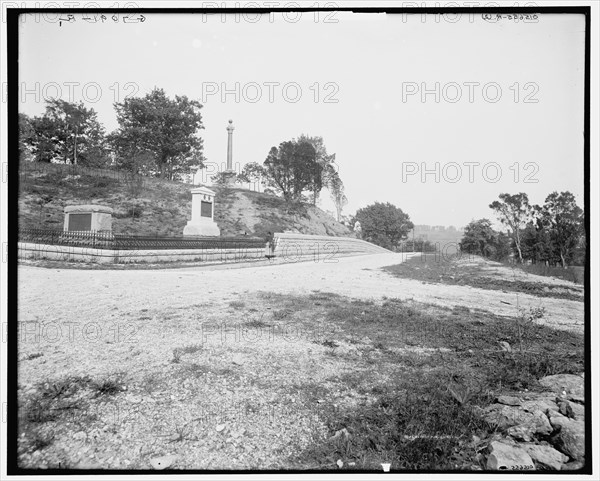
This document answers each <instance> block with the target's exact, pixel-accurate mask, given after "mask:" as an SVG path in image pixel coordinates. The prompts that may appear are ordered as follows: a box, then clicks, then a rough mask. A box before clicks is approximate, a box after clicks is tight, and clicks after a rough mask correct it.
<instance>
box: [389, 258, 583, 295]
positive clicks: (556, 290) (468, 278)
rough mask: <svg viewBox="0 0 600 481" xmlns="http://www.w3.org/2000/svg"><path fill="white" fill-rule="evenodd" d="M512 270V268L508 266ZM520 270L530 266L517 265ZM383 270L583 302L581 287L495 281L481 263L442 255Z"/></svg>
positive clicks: (407, 276) (427, 279)
mask: <svg viewBox="0 0 600 481" xmlns="http://www.w3.org/2000/svg"><path fill="white" fill-rule="evenodd" d="M511 267H513V268H514V267H515V266H511ZM519 267H523V270H526V268H529V267H531V266H519ZM382 269H383V270H384V271H386V272H388V273H390V274H392V275H394V276H396V277H401V278H405V279H415V280H419V281H421V282H428V283H433V284H449V285H459V286H471V287H476V288H479V289H486V290H499V291H503V292H508V291H510V292H520V293H523V294H530V295H533V296H537V297H552V298H558V299H568V300H573V301H583V293H582V291H581V287H576V286H575V285H573V287H570V286H558V285H554V284H547V283H543V282H536V281H523V280H520V279H514V280H513V279H511V280H510V281H509V280H506V279H501V278H495V277H492V276H491V275H490V273H489V272H486V268H485V265H484V264H482V263H467V262H463V261H462V260H461V258H460V257H457V256H455V255H454V256H442V255H440V254H439V253H435V254H421V255H417V256H414V257H411V258H409V259H407V260H406V261H405V262H403V263H402V264H398V265H394V266H386V267H383V268H382Z"/></svg>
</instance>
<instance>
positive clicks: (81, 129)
mask: <svg viewBox="0 0 600 481" xmlns="http://www.w3.org/2000/svg"><path fill="white" fill-rule="evenodd" d="M19 135H20V142H19V143H20V145H21V146H22V147H26V148H27V150H28V151H29V152H30V153H31V155H32V156H33V159H34V160H36V161H38V162H56V161H58V162H64V163H71V164H84V165H98V164H103V163H106V161H107V159H108V152H107V150H106V146H105V134H104V127H103V126H102V124H100V122H99V121H98V117H97V114H96V112H95V111H94V109H91V108H90V109H88V108H86V107H85V105H84V104H83V103H82V102H80V103H79V104H74V103H70V102H66V101H64V100H61V99H51V100H48V101H47V105H46V111H45V113H44V115H42V116H41V117H33V118H28V117H27V116H26V115H24V114H21V115H20V116H19Z"/></svg>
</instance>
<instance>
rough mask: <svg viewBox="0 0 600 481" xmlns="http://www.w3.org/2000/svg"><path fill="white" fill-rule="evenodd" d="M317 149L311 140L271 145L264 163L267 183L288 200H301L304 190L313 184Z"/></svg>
mask: <svg viewBox="0 0 600 481" xmlns="http://www.w3.org/2000/svg"><path fill="white" fill-rule="evenodd" d="M315 156H316V151H315V149H314V147H313V146H312V145H311V144H310V143H309V142H298V141H296V140H291V141H286V142H282V143H280V144H279V147H271V150H270V151H269V155H268V156H267V158H266V160H265V161H264V163H263V168H264V175H265V180H266V182H267V184H268V185H269V186H270V187H274V188H275V189H277V190H278V191H279V192H281V194H282V195H283V197H284V199H285V200H286V201H293V200H295V201H297V200H301V196H302V192H304V191H305V190H307V188H308V187H309V186H312V182H313V179H314V171H315V169H316V167H315V165H316V161H315Z"/></svg>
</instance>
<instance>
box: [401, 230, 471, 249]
mask: <svg viewBox="0 0 600 481" xmlns="http://www.w3.org/2000/svg"><path fill="white" fill-rule="evenodd" d="M463 234H464V230H463V229H462V228H460V229H457V228H456V227H454V226H449V227H445V226H441V225H435V226H430V225H415V228H414V237H415V239H423V240H427V241H429V242H431V243H432V244H434V245H435V244H439V247H440V249H441V248H442V247H443V246H448V245H450V244H458V243H459V242H460V241H461V239H462V238H463ZM412 238H413V231H410V233H409V235H408V240H409V241H410V240H411V239H412Z"/></svg>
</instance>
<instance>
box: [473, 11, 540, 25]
mask: <svg viewBox="0 0 600 481" xmlns="http://www.w3.org/2000/svg"><path fill="white" fill-rule="evenodd" d="M481 18H483V19H484V20H485V21H486V22H492V23H495V22H499V21H501V20H510V21H513V22H531V23H533V22H537V21H538V14H537V13H482V14H481Z"/></svg>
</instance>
